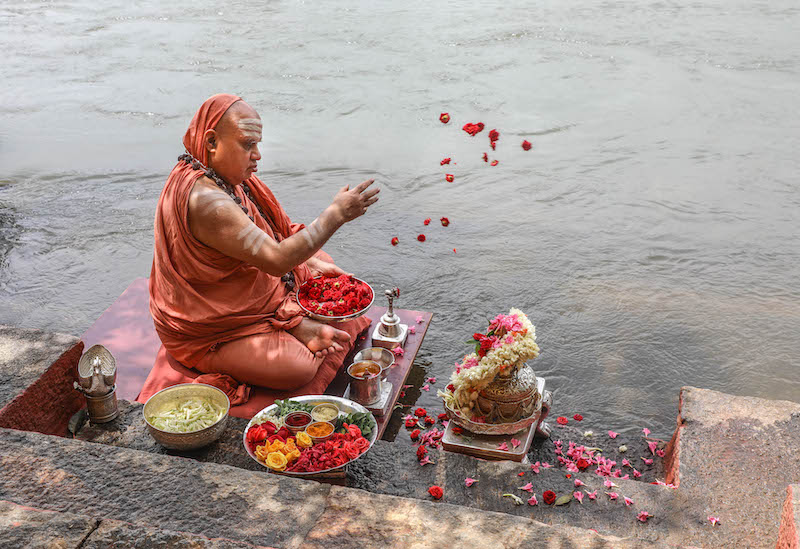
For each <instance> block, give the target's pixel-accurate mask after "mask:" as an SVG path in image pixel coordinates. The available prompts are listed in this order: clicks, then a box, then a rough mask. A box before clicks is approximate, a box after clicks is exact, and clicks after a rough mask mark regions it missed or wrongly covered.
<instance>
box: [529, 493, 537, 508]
mask: <svg viewBox="0 0 800 549" xmlns="http://www.w3.org/2000/svg"><path fill="white" fill-rule="evenodd" d="M528 505H539V500H538V499H536V494H531V497H530V498H528Z"/></svg>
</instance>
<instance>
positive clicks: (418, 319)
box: [415, 315, 425, 324]
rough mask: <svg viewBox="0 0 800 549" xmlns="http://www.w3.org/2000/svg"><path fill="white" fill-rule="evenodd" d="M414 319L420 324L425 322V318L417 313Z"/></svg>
mask: <svg viewBox="0 0 800 549" xmlns="http://www.w3.org/2000/svg"><path fill="white" fill-rule="evenodd" d="M415 320H416V322H417V324H422V323H423V322H425V318H423V316H422V315H419V316H418V317H417V318H416V319H415Z"/></svg>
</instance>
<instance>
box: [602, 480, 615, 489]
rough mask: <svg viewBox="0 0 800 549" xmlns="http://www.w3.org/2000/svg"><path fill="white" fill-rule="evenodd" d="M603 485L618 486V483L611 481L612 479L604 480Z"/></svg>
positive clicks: (608, 486)
mask: <svg viewBox="0 0 800 549" xmlns="http://www.w3.org/2000/svg"><path fill="white" fill-rule="evenodd" d="M603 486H605V487H606V488H616V487H617V485H616V484H614V483H613V482H611V481H610V480H606V481H604V482H603Z"/></svg>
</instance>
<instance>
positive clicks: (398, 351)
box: [392, 345, 406, 356]
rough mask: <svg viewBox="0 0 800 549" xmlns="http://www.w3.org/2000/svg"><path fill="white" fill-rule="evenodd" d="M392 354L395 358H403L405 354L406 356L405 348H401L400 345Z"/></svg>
mask: <svg viewBox="0 0 800 549" xmlns="http://www.w3.org/2000/svg"><path fill="white" fill-rule="evenodd" d="M392 352H393V353H394V355H395V356H403V355H404V354H406V352H405V351H404V350H403V348H402V347H400V346H399V345H398V346H397V347H395V348H394V349H392Z"/></svg>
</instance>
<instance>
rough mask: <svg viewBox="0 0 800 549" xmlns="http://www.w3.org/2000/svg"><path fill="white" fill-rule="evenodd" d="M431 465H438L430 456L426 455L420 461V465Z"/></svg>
mask: <svg viewBox="0 0 800 549" xmlns="http://www.w3.org/2000/svg"><path fill="white" fill-rule="evenodd" d="M429 463H436V462H434V461H431V458H430V457H428V455H427V454H426V455H425V457H423V458H422V459H421V460H419V464H420V465H427V464H429Z"/></svg>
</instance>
